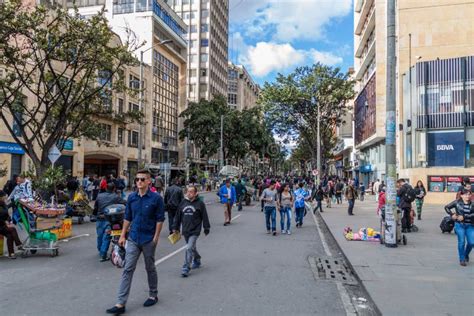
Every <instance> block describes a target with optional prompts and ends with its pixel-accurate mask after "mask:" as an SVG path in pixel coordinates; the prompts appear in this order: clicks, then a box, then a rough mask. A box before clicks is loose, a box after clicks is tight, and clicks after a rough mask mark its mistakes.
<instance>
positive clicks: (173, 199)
mask: <svg viewBox="0 0 474 316" xmlns="http://www.w3.org/2000/svg"><path fill="white" fill-rule="evenodd" d="M179 184H180V179H179V178H175V179H174V180H173V183H172V185H171V186H170V187H168V188H167V189H166V192H165V211H166V212H168V228H169V233H170V235H171V234H172V233H173V223H174V218H175V216H176V212H177V211H178V207H179V205H180V204H181V202H182V201H183V199H184V195H183V189H182V188H181V187H180V186H179Z"/></svg>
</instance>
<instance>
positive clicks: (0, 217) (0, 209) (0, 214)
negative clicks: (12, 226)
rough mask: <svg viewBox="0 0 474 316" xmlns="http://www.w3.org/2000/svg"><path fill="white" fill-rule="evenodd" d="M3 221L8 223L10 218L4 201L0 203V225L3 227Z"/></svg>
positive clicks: (4, 224)
mask: <svg viewBox="0 0 474 316" xmlns="http://www.w3.org/2000/svg"><path fill="white" fill-rule="evenodd" d="M5 222H8V223H10V222H11V218H10V215H9V214H8V207H7V206H6V205H5V204H4V203H0V227H5V226H6V223H5Z"/></svg>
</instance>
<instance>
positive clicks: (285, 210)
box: [279, 183, 293, 235]
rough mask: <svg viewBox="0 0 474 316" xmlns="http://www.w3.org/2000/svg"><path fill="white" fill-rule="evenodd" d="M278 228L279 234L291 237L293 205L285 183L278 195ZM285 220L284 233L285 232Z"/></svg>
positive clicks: (288, 187)
mask: <svg viewBox="0 0 474 316" xmlns="http://www.w3.org/2000/svg"><path fill="white" fill-rule="evenodd" d="M279 199H280V226H281V233H282V234H285V233H287V234H288V235H291V206H292V205H293V195H292V194H291V190H290V185H289V184H288V183H285V184H284V185H283V189H282V191H281V193H280V197H279ZM285 220H286V231H285Z"/></svg>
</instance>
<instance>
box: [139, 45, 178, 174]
mask: <svg viewBox="0 0 474 316" xmlns="http://www.w3.org/2000/svg"><path fill="white" fill-rule="evenodd" d="M172 42H173V41H172V40H164V41H161V42H159V43H158V44H156V46H161V45H166V44H170V43H172ZM152 48H154V46H153V45H152V46H151V47H150V48H147V49H145V50H142V51H140V99H139V100H138V108H139V111H140V114H143V99H144V98H145V87H144V84H143V54H144V53H145V52H147V51H149V50H150V49H152ZM142 155H143V124H142V123H141V124H140V127H139V128H138V168H141V167H140V166H141V164H142Z"/></svg>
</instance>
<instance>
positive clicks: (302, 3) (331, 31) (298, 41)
mask: <svg viewBox="0 0 474 316" xmlns="http://www.w3.org/2000/svg"><path fill="white" fill-rule="evenodd" d="M352 5H353V4H352V0H332V1H329V0H230V4H229V8H230V23H229V24H230V25H229V60H231V61H232V62H234V63H237V64H243V65H244V66H245V67H246V68H247V70H248V71H249V72H250V73H251V75H252V77H253V79H254V80H255V81H256V82H257V83H259V84H260V85H263V83H264V82H265V81H272V80H273V79H274V78H275V76H276V74H277V73H278V72H281V73H289V72H291V71H292V70H293V69H294V68H295V67H297V66H302V65H311V64H313V63H314V62H315V61H320V62H321V63H324V64H327V65H330V66H337V67H341V69H342V70H343V71H347V69H348V68H349V67H351V66H352V64H353V29H354V27H353V11H352Z"/></svg>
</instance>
